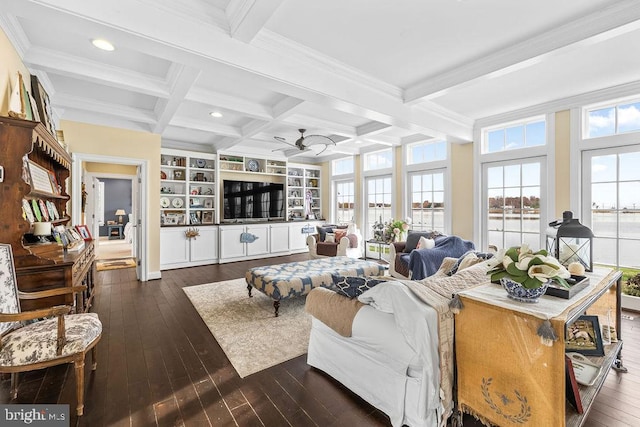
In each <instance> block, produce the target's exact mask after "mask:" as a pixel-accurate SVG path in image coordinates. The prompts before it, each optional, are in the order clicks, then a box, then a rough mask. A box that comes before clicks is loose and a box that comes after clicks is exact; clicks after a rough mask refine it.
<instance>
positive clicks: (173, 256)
mask: <svg viewBox="0 0 640 427" xmlns="http://www.w3.org/2000/svg"><path fill="white" fill-rule="evenodd" d="M185 230H186V228H185V227H163V228H161V229H160V269H163V268H164V267H166V266H171V265H172V264H180V263H186V262H189V241H188V240H187V238H186V237H185V235H184V232H185Z"/></svg>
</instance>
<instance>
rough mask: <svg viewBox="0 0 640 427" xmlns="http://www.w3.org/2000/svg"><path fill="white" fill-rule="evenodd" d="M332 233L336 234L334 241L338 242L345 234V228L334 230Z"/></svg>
mask: <svg viewBox="0 0 640 427" xmlns="http://www.w3.org/2000/svg"><path fill="white" fill-rule="evenodd" d="M334 234H335V235H336V242H337V243H340V239H342V238H343V237H344V236H346V235H347V230H335V231H334Z"/></svg>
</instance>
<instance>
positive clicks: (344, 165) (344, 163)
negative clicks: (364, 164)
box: [331, 157, 354, 176]
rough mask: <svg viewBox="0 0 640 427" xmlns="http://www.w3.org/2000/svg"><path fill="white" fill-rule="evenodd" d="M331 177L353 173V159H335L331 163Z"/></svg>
mask: <svg viewBox="0 0 640 427" xmlns="http://www.w3.org/2000/svg"><path fill="white" fill-rule="evenodd" d="M331 167H332V169H333V174H332V175H333V176H335V175H347V174H352V173H353V172H354V166H353V157H345V158H344V159H336V160H334V161H333V162H332V164H331Z"/></svg>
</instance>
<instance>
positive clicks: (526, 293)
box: [500, 277, 550, 303]
mask: <svg viewBox="0 0 640 427" xmlns="http://www.w3.org/2000/svg"><path fill="white" fill-rule="evenodd" d="M549 283H550V281H549V280H547V281H546V282H544V283H543V284H542V285H540V286H539V287H537V288H531V289H529V288H525V287H524V286H522V284H520V283H518V282H515V281H513V280H511V279H510V278H508V277H503V278H502V279H500V284H501V285H502V287H503V288H504V290H505V291H507V296H508V297H509V298H511V299H513V300H516V301H519V302H527V303H536V302H538V298H540V297H541V296H542V295H544V294H545V292H546V291H547V288H548V287H549Z"/></svg>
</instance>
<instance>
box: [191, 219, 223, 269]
mask: <svg viewBox="0 0 640 427" xmlns="http://www.w3.org/2000/svg"><path fill="white" fill-rule="evenodd" d="M199 232H200V236H198V237H196V238H191V239H190V243H191V261H215V260H217V259H218V227H200V228H199Z"/></svg>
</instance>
